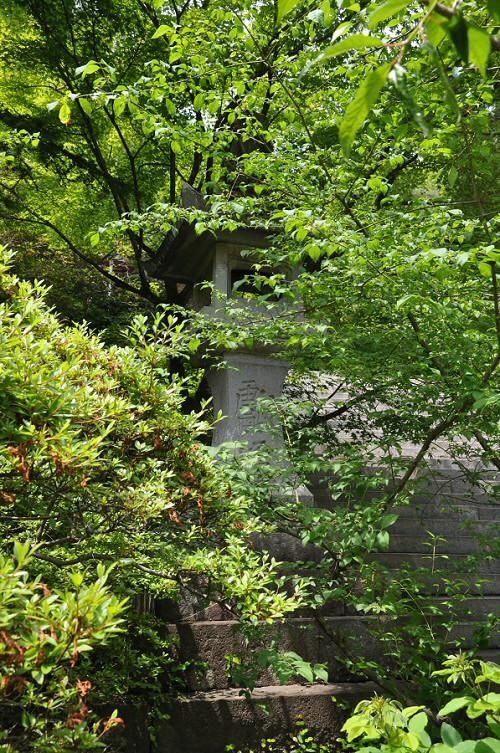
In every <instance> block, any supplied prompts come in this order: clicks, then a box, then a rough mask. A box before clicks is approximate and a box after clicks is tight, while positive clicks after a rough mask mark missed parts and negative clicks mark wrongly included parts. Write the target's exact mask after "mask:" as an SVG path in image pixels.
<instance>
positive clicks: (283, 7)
mask: <svg viewBox="0 0 500 753" xmlns="http://www.w3.org/2000/svg"><path fill="white" fill-rule="evenodd" d="M298 3H299V0H278V17H277V21H278V23H280V22H281V21H282V20H283V19H284V18H285V16H288V14H289V13H291V12H292V10H293V9H294V8H295V6H296V5H298Z"/></svg>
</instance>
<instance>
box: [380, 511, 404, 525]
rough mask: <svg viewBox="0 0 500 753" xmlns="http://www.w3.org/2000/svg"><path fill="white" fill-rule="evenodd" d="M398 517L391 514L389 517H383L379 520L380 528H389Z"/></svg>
mask: <svg viewBox="0 0 500 753" xmlns="http://www.w3.org/2000/svg"><path fill="white" fill-rule="evenodd" d="M398 518H399V515H396V514H395V513H392V514H390V515H383V516H382V517H381V519H380V527H381V528H390V527H391V526H392V525H394V523H395V522H396V521H397V520H398Z"/></svg>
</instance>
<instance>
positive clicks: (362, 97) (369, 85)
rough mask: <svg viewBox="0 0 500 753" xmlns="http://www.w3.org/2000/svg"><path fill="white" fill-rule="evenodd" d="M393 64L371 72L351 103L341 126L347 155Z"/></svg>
mask: <svg viewBox="0 0 500 753" xmlns="http://www.w3.org/2000/svg"><path fill="white" fill-rule="evenodd" d="M391 68H392V63H385V64H384V65H381V66H380V67H379V68H377V69H376V70H374V71H371V72H370V73H369V74H368V76H367V77H366V78H365V80H364V81H363V83H362V84H361V86H360V87H359V89H358V91H357V93H356V96H355V97H354V99H353V100H352V101H351V102H350V103H349V105H348V107H347V110H346V113H345V115H344V119H343V121H342V122H341V124H340V126H339V139H340V143H341V146H342V149H343V151H344V153H345V154H349V152H350V151H351V147H352V144H353V142H354V139H355V137H356V134H357V132H358V131H359V129H360V128H361V126H362V125H363V123H364V122H365V120H366V118H367V117H368V114H369V112H370V110H371V109H372V107H373V105H374V104H375V102H376V101H377V99H378V97H379V94H380V92H381V91H382V89H383V88H384V86H385V84H386V83H387V78H388V76H389V73H390V72H391Z"/></svg>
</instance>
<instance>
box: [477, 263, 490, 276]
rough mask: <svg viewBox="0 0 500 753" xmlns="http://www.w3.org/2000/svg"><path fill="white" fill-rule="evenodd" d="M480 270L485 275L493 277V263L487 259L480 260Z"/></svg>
mask: <svg viewBox="0 0 500 753" xmlns="http://www.w3.org/2000/svg"><path fill="white" fill-rule="evenodd" d="M479 271H480V272H481V274H482V275H483V277H487V278H488V279H489V278H490V277H491V264H490V263H489V262H487V261H482V262H480V264H479Z"/></svg>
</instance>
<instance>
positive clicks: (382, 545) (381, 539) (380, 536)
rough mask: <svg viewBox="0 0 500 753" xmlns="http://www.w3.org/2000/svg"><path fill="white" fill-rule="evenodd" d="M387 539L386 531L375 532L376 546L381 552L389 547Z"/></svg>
mask: <svg viewBox="0 0 500 753" xmlns="http://www.w3.org/2000/svg"><path fill="white" fill-rule="evenodd" d="M389 540H390V539H389V534H388V532H387V531H379V532H378V533H377V546H378V548H379V549H380V550H381V551H382V552H387V550H388V549H389Z"/></svg>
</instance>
